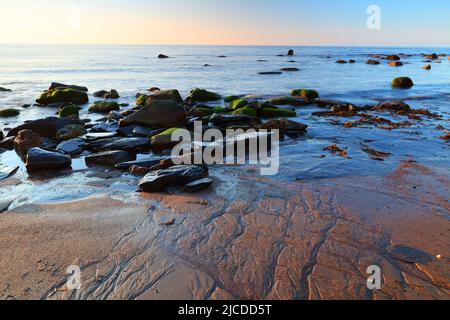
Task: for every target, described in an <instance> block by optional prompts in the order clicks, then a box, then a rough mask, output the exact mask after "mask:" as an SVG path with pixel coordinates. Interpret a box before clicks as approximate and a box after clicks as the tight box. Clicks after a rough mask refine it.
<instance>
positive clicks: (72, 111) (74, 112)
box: [58, 104, 81, 118]
mask: <svg viewBox="0 0 450 320" xmlns="http://www.w3.org/2000/svg"><path fill="white" fill-rule="evenodd" d="M80 109H81V108H80V107H77V106H76V105H74V104H71V105H68V106H65V107H63V108H62V109H61V110H59V113H58V115H59V117H60V118H67V117H71V116H76V117H79V115H80Z"/></svg>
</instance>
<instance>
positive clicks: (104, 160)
mask: <svg viewBox="0 0 450 320" xmlns="http://www.w3.org/2000/svg"><path fill="white" fill-rule="evenodd" d="M135 159H136V156H135V155H134V154H130V153H128V152H126V151H121V150H115V151H106V152H100V153H94V154H91V155H89V156H87V157H86V158H85V160H86V164H87V165H88V166H92V165H94V166H95V165H98V166H107V167H113V166H115V165H116V164H118V163H121V162H125V161H132V160H135Z"/></svg>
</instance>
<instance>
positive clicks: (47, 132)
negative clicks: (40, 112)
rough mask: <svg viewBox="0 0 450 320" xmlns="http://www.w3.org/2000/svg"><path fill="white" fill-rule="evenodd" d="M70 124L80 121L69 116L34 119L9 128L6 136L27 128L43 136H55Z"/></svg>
mask: <svg viewBox="0 0 450 320" xmlns="http://www.w3.org/2000/svg"><path fill="white" fill-rule="evenodd" d="M72 124H80V122H79V121H77V120H73V119H70V118H56V117H49V118H45V119H39V120H34V121H30V122H27V123H25V124H23V125H20V126H18V127H16V128H14V129H12V130H10V131H9V132H8V137H15V136H16V135H17V134H18V133H19V132H20V131H22V130H27V129H28V130H32V131H34V132H36V133H37V134H38V135H40V136H41V137H43V138H55V137H56V133H57V132H58V131H59V130H61V129H62V128H64V127H66V126H68V125H72Z"/></svg>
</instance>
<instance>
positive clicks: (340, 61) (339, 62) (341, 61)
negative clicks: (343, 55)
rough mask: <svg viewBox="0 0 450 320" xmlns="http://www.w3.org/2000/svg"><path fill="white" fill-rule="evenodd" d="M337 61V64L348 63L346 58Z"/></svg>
mask: <svg viewBox="0 0 450 320" xmlns="http://www.w3.org/2000/svg"><path fill="white" fill-rule="evenodd" d="M336 63H337V64H346V63H347V61H345V60H337V61H336Z"/></svg>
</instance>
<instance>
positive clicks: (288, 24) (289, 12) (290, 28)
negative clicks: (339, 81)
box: [0, 0, 450, 47]
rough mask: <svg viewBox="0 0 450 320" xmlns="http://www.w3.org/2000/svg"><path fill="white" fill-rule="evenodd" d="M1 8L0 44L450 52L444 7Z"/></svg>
mask: <svg viewBox="0 0 450 320" xmlns="http://www.w3.org/2000/svg"><path fill="white" fill-rule="evenodd" d="M0 4H1V8H0V30H1V31H0V43H16V44H154V45H158V44H161V45H163V44H186V45H338V46H348V45H355V46H441V47H443V46H450V19H449V17H448V15H449V12H450V1H448V0H428V1H425V0H396V1H393V0H390V1H388V0H370V1H366V0H315V1H308V0H126V1H124V0H122V1H120V0H40V1H36V0H0ZM370 5H376V6H378V7H379V9H380V15H379V17H380V20H375V21H380V29H372V30H370V29H369V28H368V27H367V20H368V19H369V18H371V16H372V15H371V14H369V13H368V12H367V9H368V7H369V6H370ZM372 13H373V12H372ZM371 21H373V20H371Z"/></svg>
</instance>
